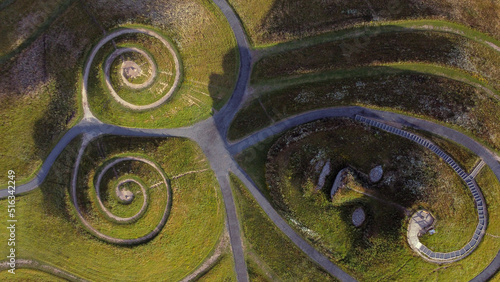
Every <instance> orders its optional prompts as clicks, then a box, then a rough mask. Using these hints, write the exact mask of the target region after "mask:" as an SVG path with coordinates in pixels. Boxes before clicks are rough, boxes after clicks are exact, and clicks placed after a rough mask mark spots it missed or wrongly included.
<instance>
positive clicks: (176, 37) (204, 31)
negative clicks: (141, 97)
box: [89, 0, 238, 128]
mask: <svg viewBox="0 0 500 282" xmlns="http://www.w3.org/2000/svg"><path fill="white" fill-rule="evenodd" d="M133 6H134V7H133V8H134V9H132V10H133V11H131V9H130V7H128V6H126V5H125V4H123V5H116V3H114V2H113V1H100V2H97V1H96V2H91V3H90V4H89V9H90V10H91V11H92V12H93V13H94V15H95V17H96V19H97V20H98V21H99V22H100V23H101V24H102V25H103V26H104V28H106V29H112V28H117V27H134V25H130V24H128V23H130V20H128V18H127V16H129V15H130V16H134V17H135V19H136V20H135V22H134V24H140V25H135V26H137V27H154V28H155V29H156V30H157V31H159V32H160V33H161V34H163V35H164V36H165V37H167V38H170V39H171V40H172V41H173V43H174V44H175V46H176V47H177V48H178V51H179V54H180V58H181V62H182V64H183V70H184V73H183V74H184V79H183V82H182V84H181V85H180V87H179V88H178V90H177V91H176V92H175V93H174V94H173V95H172V97H170V99H169V100H168V101H167V102H165V103H164V104H162V105H161V106H159V107H157V108H155V109H151V110H147V111H141V112H137V111H131V110H128V109H127V108H124V107H123V106H121V105H120V104H118V103H117V102H116V101H114V99H113V98H112V97H111V95H109V93H108V91H107V89H106V88H105V86H104V85H103V84H102V78H103V77H102V70H101V63H102V60H103V57H104V55H103V54H102V53H103V52H99V53H100V54H99V53H98V56H100V57H99V58H96V59H95V60H94V63H93V70H92V71H93V72H94V74H93V75H91V76H90V78H89V87H90V88H91V89H90V90H91V91H92V93H93V94H92V93H91V94H92V95H94V96H95V97H99V98H97V99H94V98H92V95H90V94H89V96H90V97H89V98H90V99H89V102H90V106H91V110H92V112H93V113H94V114H95V115H96V116H97V117H99V118H100V119H101V120H103V121H106V122H109V123H115V124H119V125H124V126H132V127H147V128H154V127H177V126H185V125H188V124H192V123H194V122H196V121H199V120H202V119H205V118H207V117H209V116H210V114H211V113H212V108H214V109H217V110H218V109H220V108H221V107H222V106H223V105H224V104H225V102H226V101H227V100H228V99H229V97H230V95H231V94H232V90H233V87H234V83H235V81H236V78H237V70H238V53H237V49H235V48H236V40H235V39H234V36H233V34H232V31H231V29H230V27H229V25H228V23H227V21H226V19H225V18H224V16H223V15H222V13H221V12H220V11H219V10H218V8H217V7H216V6H215V4H213V3H209V2H206V1H199V0H189V1H179V0H172V1H160V2H158V3H156V2H155V3H154V7H155V9H154V12H153V11H149V9H150V7H149V6H148V3H134V4H133ZM101 9H103V11H102V12H101ZM146 51H148V50H146ZM104 53H105V52H104ZM153 59H155V60H157V58H153ZM165 83H166V82H165Z"/></svg>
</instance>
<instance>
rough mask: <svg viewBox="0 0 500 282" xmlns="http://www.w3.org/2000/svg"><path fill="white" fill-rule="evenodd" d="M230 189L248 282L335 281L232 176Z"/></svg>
mask: <svg viewBox="0 0 500 282" xmlns="http://www.w3.org/2000/svg"><path fill="white" fill-rule="evenodd" d="M231 187H232V189H233V193H234V198H235V200H236V203H237V209H238V214H239V219H240V221H241V223H242V229H243V234H244V238H245V239H244V248H245V257H246V261H247V266H248V268H249V275H250V279H251V280H257V281H259V280H261V279H262V280H265V281H277V280H278V281H332V280H334V278H333V277H331V276H330V275H329V274H328V273H326V272H324V271H323V270H322V269H321V267H319V266H317V265H316V264H315V263H313V262H311V261H310V259H309V258H308V257H307V256H306V255H305V254H304V253H303V252H302V251H301V250H300V249H298V248H297V247H296V246H295V245H294V244H293V243H292V242H291V241H290V240H289V239H288V238H287V237H286V236H285V235H284V234H283V233H281V231H280V230H279V229H278V227H276V226H275V225H274V224H273V222H272V221H271V220H270V219H269V218H268V217H267V215H266V214H265V213H264V211H263V210H262V209H261V208H260V207H259V205H258V204H257V202H256V201H255V200H254V199H253V197H252V196H251V194H250V193H249V192H248V190H247V189H246V187H245V186H244V185H243V183H241V181H240V180H239V179H238V178H237V177H236V176H235V175H231Z"/></svg>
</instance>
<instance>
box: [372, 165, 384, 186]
mask: <svg viewBox="0 0 500 282" xmlns="http://www.w3.org/2000/svg"><path fill="white" fill-rule="evenodd" d="M383 174H384V170H383V169H382V166H381V165H379V166H376V167H374V168H373V169H372V170H371V171H370V181H371V182H373V183H377V182H379V181H380V180H381V179H382V175H383Z"/></svg>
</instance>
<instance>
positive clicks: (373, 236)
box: [238, 120, 500, 280]
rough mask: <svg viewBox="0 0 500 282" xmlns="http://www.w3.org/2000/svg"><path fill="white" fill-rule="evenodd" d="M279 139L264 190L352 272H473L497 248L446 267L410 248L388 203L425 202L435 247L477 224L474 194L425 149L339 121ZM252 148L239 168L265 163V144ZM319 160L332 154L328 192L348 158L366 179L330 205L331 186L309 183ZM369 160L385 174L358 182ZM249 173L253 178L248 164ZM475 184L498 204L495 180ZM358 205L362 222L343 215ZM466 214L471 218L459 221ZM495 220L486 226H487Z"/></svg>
mask: <svg viewBox="0 0 500 282" xmlns="http://www.w3.org/2000/svg"><path fill="white" fill-rule="evenodd" d="M326 129H329V130H326ZM332 129H333V130H332ZM330 130H332V131H330ZM278 140H279V141H278V142H276V143H275V144H274V145H273V146H272V148H271V150H270V152H269V156H268V157H267V160H268V163H267V169H266V175H267V176H266V178H267V184H266V186H264V187H261V189H266V190H267V192H268V193H269V194H270V198H271V199H272V202H273V203H274V205H275V207H277V208H278V209H279V210H280V211H281V212H282V214H283V216H284V217H285V218H287V217H291V218H292V219H293V220H289V223H290V224H291V225H292V226H294V227H295V228H296V230H297V231H298V232H302V234H303V236H304V237H306V238H308V239H309V240H310V241H311V243H312V244H315V245H316V247H317V248H318V249H320V250H322V251H323V253H324V254H325V255H327V256H330V258H331V259H332V260H333V261H335V262H336V263H339V264H340V265H341V266H343V267H344V268H345V269H346V270H348V271H350V272H352V274H353V275H354V276H355V277H357V278H358V279H361V280H373V279H375V280H376V279H396V280H398V279H408V278H410V279H424V278H426V277H427V275H439V277H441V278H443V279H463V277H469V278H472V277H474V276H475V275H477V274H478V273H479V272H480V271H481V269H482V268H484V267H486V266H487V265H488V263H489V261H491V259H493V258H494V256H495V255H496V250H497V249H498V247H497V245H496V244H497V243H495V240H491V239H492V238H486V237H485V239H484V241H483V242H482V243H481V245H480V246H479V248H478V250H476V251H475V252H474V253H473V254H472V255H471V256H469V257H467V258H466V259H464V260H462V261H459V262H457V263H454V264H451V265H450V267H449V268H443V269H441V268H440V267H439V266H436V265H434V264H429V263H426V262H425V261H424V260H422V259H421V258H420V257H418V256H417V257H416V256H414V255H413V253H412V251H411V250H410V248H409V247H408V246H407V243H406V222H405V220H404V218H405V216H404V214H403V212H402V211H401V208H398V207H396V206H395V205H393V204H387V203H394V204H398V205H400V206H403V207H404V208H406V209H416V208H422V207H423V208H426V209H428V210H430V211H431V212H433V214H434V215H436V217H437V218H438V223H439V222H441V224H442V225H440V224H438V225H437V226H436V229H437V231H438V232H437V233H436V234H435V235H433V236H436V237H433V239H435V240H434V241H433V242H430V241H429V242H426V243H428V244H429V245H432V247H431V248H434V249H441V250H446V249H450V248H455V247H457V246H458V247H461V245H462V244H463V243H465V241H467V238H469V237H470V235H471V234H472V233H473V227H472V228H470V230H464V229H468V226H467V225H472V226H475V224H474V222H475V221H477V218H476V215H475V214H474V207H473V201H472V198H471V196H470V195H469V192H468V190H467V188H466V187H465V186H464V184H463V183H461V181H460V179H459V177H458V176H457V175H455V174H454V172H453V171H452V170H451V168H449V167H448V166H447V165H446V164H444V163H443V162H442V161H441V160H439V159H437V157H436V156H435V155H433V154H430V153H429V152H426V150H424V149H423V148H422V147H419V146H417V145H416V144H414V143H412V142H410V141H408V140H405V139H401V138H399V137H397V136H392V135H390V134H387V133H384V132H379V131H377V130H374V129H371V128H370V129H367V128H364V127H363V126H360V125H357V124H356V123H354V122H351V121H345V120H342V121H320V122H315V123H312V124H308V125H305V126H303V127H301V128H299V129H296V130H292V131H291V132H289V133H286V134H285V135H283V136H282V137H281V138H279V139H278ZM287 141H288V142H287ZM267 143H268V144H269V142H267ZM287 143H288V145H287ZM267 146H269V145H267ZM256 147H260V148H257V149H256V150H257V151H258V152H261V153H257V154H255V148H249V149H248V150H253V151H254V152H252V153H250V155H252V156H254V157H253V158H252V157H250V155H248V153H247V152H244V153H243V154H242V155H240V156H239V157H238V159H239V161H240V162H242V166H243V167H245V168H247V167H249V168H250V167H254V166H257V165H264V162H266V161H265V160H266V157H265V148H266V146H264V145H262V146H260V145H259V146H256ZM261 149H262V150H261ZM276 150H277V151H276ZM273 152H274V153H273ZM349 152H357V153H356V154H353V153H349ZM323 158H324V159H327V158H329V159H330V160H331V161H332V170H333V172H332V174H331V175H330V176H329V178H328V179H329V180H327V183H326V185H325V187H327V190H328V189H329V188H330V187H331V184H332V182H333V179H332V178H334V177H335V175H336V172H338V171H339V168H343V167H345V166H346V165H348V164H350V165H352V166H353V167H355V168H356V169H357V171H359V173H358V178H357V181H354V182H352V183H353V184H356V183H362V184H363V185H361V186H360V185H352V188H353V189H345V190H343V191H342V192H340V193H339V195H337V196H338V197H337V196H336V198H335V203H332V202H330V201H329V200H328V198H329V192H330V191H324V190H321V191H315V190H314V189H315V186H316V181H317V178H318V176H319V171H316V167H317V165H316V163H315V161H316V162H317V161H318V160H320V159H323ZM254 164H255V165H254ZM276 164H279V166H277V165H276ZM376 164H383V166H384V170H385V173H384V179H383V180H382V182H381V183H379V184H375V186H374V185H373V184H369V183H366V181H365V180H363V179H366V178H365V177H364V176H363V174H366V173H367V172H368V171H369V169H370V168H372V167H373V166H374V165H376ZM389 167H392V169H391V168H389ZM320 170H321V167H320ZM257 173H259V172H257ZM261 173H262V172H261ZM482 173H483V172H482ZM252 176H253V177H254V178H256V177H257V178H258V177H259V176H257V175H255V170H254V172H253V173H252ZM260 177H262V176H260ZM493 177H494V176H493ZM278 181H279V183H278ZM478 181H479V180H478ZM480 182H481V183H479V185H480V187H481V188H482V190H483V191H484V193H485V197H486V199H487V200H486V201H487V202H488V201H490V202H489V206H488V209H489V210H493V211H494V210H496V208H497V205H496V200H495V198H494V197H495V196H494V195H495V194H496V193H497V192H498V191H500V187H499V186H498V183H496V182H495V181H494V178H491V175H490V178H489V179H487V180H485V181H483V180H481V181H480ZM273 185H274V186H273ZM267 187H269V188H267ZM356 187H357V188H356ZM382 187H386V188H382ZM390 187H393V188H390ZM418 187H420V188H418ZM361 189H362V190H361ZM497 190H498V191H497ZM360 191H361V192H365V193H368V194H370V195H371V196H367V195H364V194H360V193H359V192H360ZM491 193H493V195H492V194H491ZM443 202H445V203H447V204H446V205H443V204H442V203H443ZM450 206H452V207H453V209H450V208H449V207H450ZM357 207H363V208H364V209H365V211H366V212H367V221H366V222H365V223H364V225H363V226H362V227H361V228H359V229H358V228H355V227H354V226H353V225H352V224H351V223H350V216H351V212H352V211H353V210H354V209H355V208H357ZM389 222H390V223H391V224H388V223H389ZM463 222H469V223H467V224H466V226H463V225H461V224H462V223H463ZM459 225H460V227H459ZM498 228H499V226H497V225H495V224H490V226H489V227H488V232H494V231H491V230H497V229H498ZM468 233H470V234H468ZM464 237H465V239H464ZM462 241H463V242H462ZM489 248H491V250H489ZM487 249H488V251H486V250H487ZM471 265H474V266H471ZM464 266H466V267H464ZM471 267H472V268H471ZM415 269H418V270H419V271H415ZM471 269H474V271H471ZM436 273H439V274H436ZM461 276H463V277H461ZM469 278H468V279H469Z"/></svg>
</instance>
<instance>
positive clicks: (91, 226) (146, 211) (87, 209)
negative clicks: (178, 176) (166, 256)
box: [72, 156, 172, 245]
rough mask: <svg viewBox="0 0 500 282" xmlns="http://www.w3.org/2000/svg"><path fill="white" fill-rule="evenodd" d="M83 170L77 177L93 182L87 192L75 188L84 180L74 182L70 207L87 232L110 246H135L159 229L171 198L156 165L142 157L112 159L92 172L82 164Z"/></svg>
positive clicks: (169, 190)
mask: <svg viewBox="0 0 500 282" xmlns="http://www.w3.org/2000/svg"><path fill="white" fill-rule="evenodd" d="M84 163H85V162H84ZM82 170H83V172H84V173H83V174H84V175H83V177H80V178H82V179H92V181H89V183H88V185H87V189H77V186H80V185H81V186H84V185H82V184H80V183H82V181H83V180H82V179H74V180H73V185H72V196H73V204H74V206H75V209H76V212H77V215H78V217H79V219H80V221H81V222H82V223H83V225H84V226H85V227H86V229H87V230H88V231H89V232H90V233H92V234H93V235H94V236H96V237H97V238H99V239H101V240H104V241H106V242H109V243H114V244H120V245H136V244H140V243H144V242H147V241H149V240H151V239H152V238H154V237H155V236H156V235H157V234H158V233H159V232H160V231H161V230H162V228H163V226H164V225H165V224H166V222H167V219H168V216H169V213H170V207H171V199H172V195H171V189H170V185H169V182H168V179H167V177H166V175H165V173H164V172H163V170H162V168H161V167H160V166H159V165H158V164H157V163H155V162H154V161H152V160H149V159H147V158H146V157H142V156H115V157H112V158H110V159H107V160H105V161H103V162H101V164H100V166H99V167H97V168H94V169H87V168H85V165H82ZM77 177H78V176H77Z"/></svg>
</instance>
